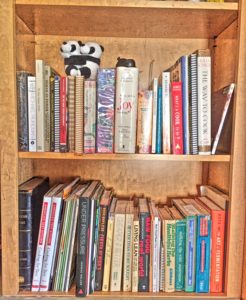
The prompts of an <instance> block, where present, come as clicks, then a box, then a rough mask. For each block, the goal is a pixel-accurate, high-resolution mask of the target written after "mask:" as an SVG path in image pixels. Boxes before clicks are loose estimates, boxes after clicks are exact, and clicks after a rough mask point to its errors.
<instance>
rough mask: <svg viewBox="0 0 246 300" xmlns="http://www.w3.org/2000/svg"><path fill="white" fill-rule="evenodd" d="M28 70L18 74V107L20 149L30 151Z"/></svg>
mask: <svg viewBox="0 0 246 300" xmlns="http://www.w3.org/2000/svg"><path fill="white" fill-rule="evenodd" d="M29 75H31V74H29V73H28V72H26V71H19V72H17V74H16V81H17V108H18V150H19V151H29V139H28V134H29V130H28V82H27V79H28V76H29Z"/></svg>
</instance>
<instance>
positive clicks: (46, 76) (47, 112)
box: [44, 65, 51, 152]
mask: <svg viewBox="0 0 246 300" xmlns="http://www.w3.org/2000/svg"><path fill="white" fill-rule="evenodd" d="M50 75H51V68H50V66H49V65H45V66H44V151H46V152H49V151H50Z"/></svg>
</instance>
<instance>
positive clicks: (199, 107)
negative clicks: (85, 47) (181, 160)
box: [17, 49, 234, 154]
mask: <svg viewBox="0 0 246 300" xmlns="http://www.w3.org/2000/svg"><path fill="white" fill-rule="evenodd" d="M125 69H128V70H127V71H126V72H125V71H124V70H122V69H121V68H116V69H114V68H111V69H103V68H101V69H99V70H98V75H97V81H90V80H84V77H83V76H77V77H71V76H68V77H65V76H59V75H57V74H55V73H54V71H53V70H52V69H51V67H50V66H48V65H46V64H45V63H44V61H42V60H36V76H31V75H30V74H29V73H28V72H25V71H20V72H17V96H18V137H19V143H18V144H19V151H30V152H36V151H38V152H43V151H47V152H49V151H55V152H75V153H78V154H81V153H113V152H115V153H135V152H137V153H157V154H161V153H163V154H171V153H172V154H211V153H212V154H215V153H216V149H217V145H218V140H219V137H220V134H221V130H222V127H223V122H224V118H223V113H221V115H218V113H216V118H218V119H219V120H220V121H221V122H220V123H222V124H220V126H218V127H217V128H216V132H215V133H214V136H213V138H214V143H213V147H212V148H211V141H212V137H211V131H212V130H211V123H212V117H213V116H212V110H211V57H210V51H209V50H208V49H206V50H198V51H196V52H194V53H192V54H191V55H185V56H182V57H181V58H180V59H178V60H177V62H176V63H175V64H174V65H173V66H171V67H170V68H169V69H168V70H165V71H163V72H162V74H161V76H160V78H154V79H153V85H152V88H151V89H149V90H143V91H139V92H138V70H137V68H125ZM130 69H134V70H130ZM124 72H125V73H124ZM126 77H127V80H126ZM233 87H234V86H233ZM232 91H233V88H232ZM232 91H231V87H230V98H231V95H232ZM224 114H225V113H224ZM219 127H221V128H219ZM213 132H214V129H213Z"/></svg>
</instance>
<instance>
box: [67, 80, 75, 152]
mask: <svg viewBox="0 0 246 300" xmlns="http://www.w3.org/2000/svg"><path fill="white" fill-rule="evenodd" d="M68 114H69V115H68V149H69V152H74V149H75V145H74V144H75V143H74V138H75V77H74V76H68Z"/></svg>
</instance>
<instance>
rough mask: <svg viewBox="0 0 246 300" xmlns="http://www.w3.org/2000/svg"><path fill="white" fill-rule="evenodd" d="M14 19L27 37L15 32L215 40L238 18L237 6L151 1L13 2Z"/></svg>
mask: <svg viewBox="0 0 246 300" xmlns="http://www.w3.org/2000/svg"><path fill="white" fill-rule="evenodd" d="M16 15H17V18H19V21H20V20H21V22H24V23H25V24H26V27H25V28H26V32H23V27H22V26H20V27H19V28H17V33H34V34H37V35H61V36H83V37H89V36H90V37H124V38H126V37H129V38H136V37H139V38H147V37H149V38H166V37H169V38H181V37H182V38H214V37H215V36H218V35H219V34H220V33H221V32H222V31H224V30H225V29H226V28H227V27H228V26H229V25H230V24H231V23H232V22H233V21H234V20H236V19H237V17H238V4H237V3H206V2H200V3H192V2H188V1H187V2H185V1H150V0H139V1H134V0H115V1H114V0H95V1H93V0H84V1H80V0H71V1H70V0H61V1H60V0H55V1H52V4H51V2H50V1H49V0H37V1H36V0H16ZM187 20H189V22H187ZM57 24H59V26H57ZM20 28H21V29H20Z"/></svg>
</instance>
